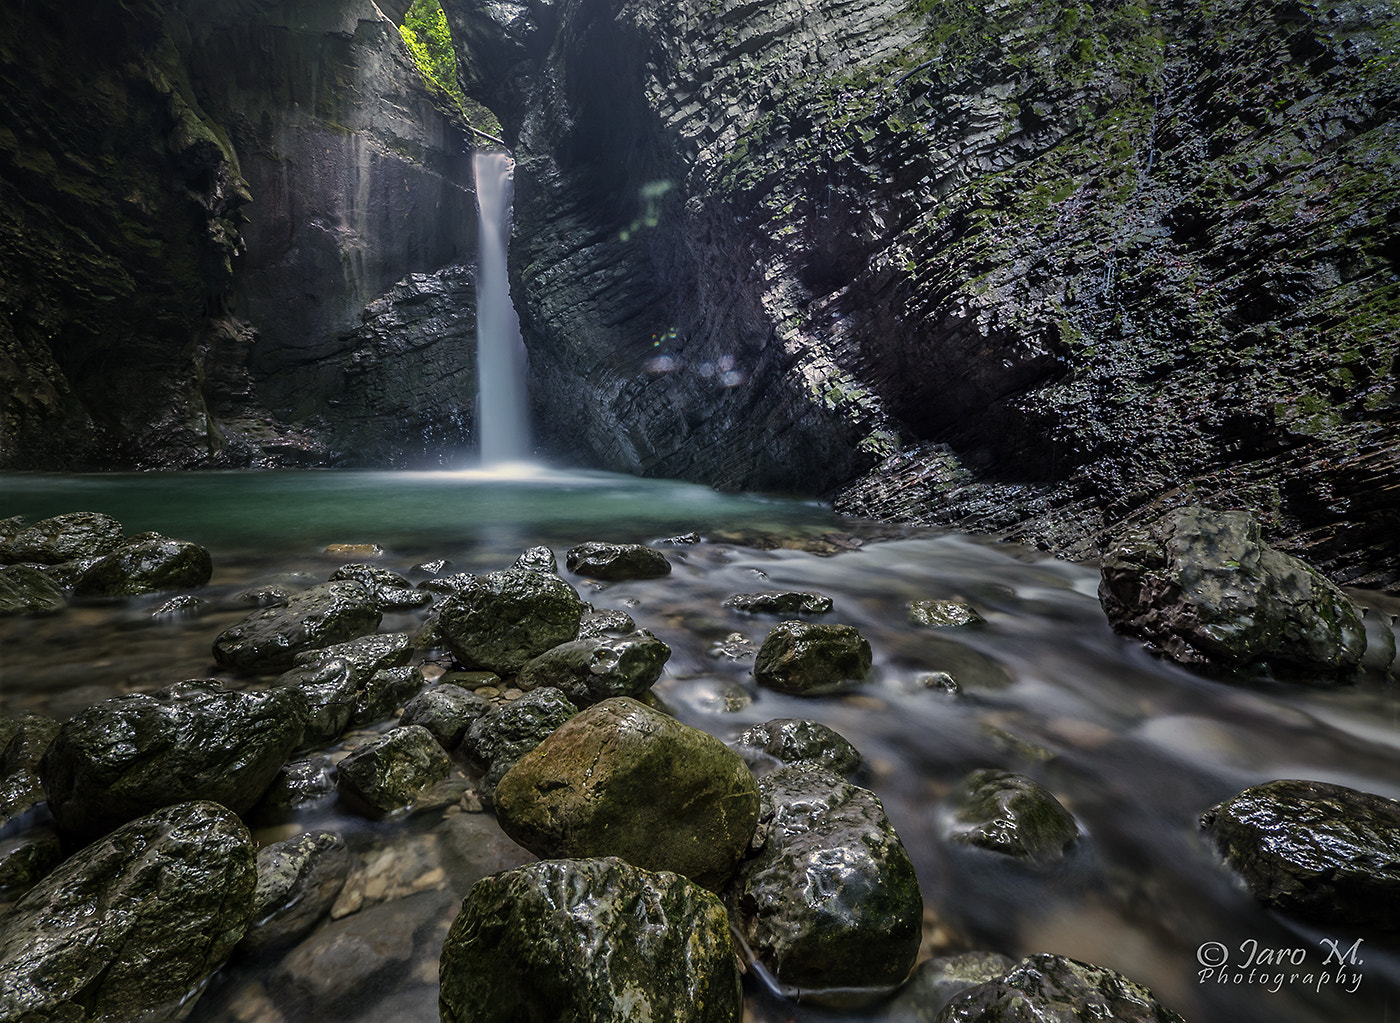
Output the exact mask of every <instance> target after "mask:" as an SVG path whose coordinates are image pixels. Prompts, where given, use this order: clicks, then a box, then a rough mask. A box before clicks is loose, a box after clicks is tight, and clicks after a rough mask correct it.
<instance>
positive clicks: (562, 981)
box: [439, 858, 743, 1023]
mask: <svg viewBox="0 0 1400 1023" xmlns="http://www.w3.org/2000/svg"><path fill="white" fill-rule="evenodd" d="M439 974H440V976H441V982H442V993H441V1000H440V1003H439V1004H440V1008H441V1017H442V1021H443V1023H517V1021H519V1020H549V1021H550V1023H642V1021H645V1020H666V1021H668V1023H738V1020H739V1019H740V1016H741V1015H742V1009H743V1000H742V992H741V989H740V984H739V972H738V966H737V960H736V958H735V950H734V941H733V937H732V936H731V934H730V932H729V922H728V919H727V917H726V915H725V911H724V907H723V906H722V905H721V904H720V902H719V900H718V899H717V898H715V896H713V895H712V894H710V893H709V892H707V891H705V890H704V889H702V888H700V887H698V886H697V885H694V884H691V883H690V882H688V881H686V880H685V879H684V878H682V877H678V876H676V875H675V874H673V873H668V872H658V873H650V872H648V871H644V870H639V869H637V868H636V867H634V866H632V865H630V864H627V863H624V862H623V861H621V860H618V859H613V858H608V859H588V860H553V861H545V862H542V863H530V864H527V865H525V866H523V867H518V868H516V869H515V870H509V871H506V872H504V873H500V874H495V875H493V876H491V877H487V878H484V879H483V880H481V881H478V882H477V883H476V884H475V885H474V886H473V887H472V890H471V892H470V893H469V894H468V895H467V898H466V900H465V901H464V902H463V903H462V911H461V913H460V914H459V915H458V916H457V919H456V920H455V921H454V922H453V924H452V928H451V930H449V931H448V934H447V940H446V941H445V942H444V943H443V947H442V960H441V965H440V970H439Z"/></svg>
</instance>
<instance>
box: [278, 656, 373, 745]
mask: <svg viewBox="0 0 1400 1023" xmlns="http://www.w3.org/2000/svg"><path fill="white" fill-rule="evenodd" d="M273 688H274V689H275V690H276V689H287V690H292V691H295V692H297V693H300V694H301V695H302V697H303V698H304V699H305V700H306V708H307V712H308V713H307V719H306V729H305V731H304V732H303V734H302V742H303V743H304V744H305V745H307V746H319V745H322V744H324V743H328V742H334V741H335V740H336V739H338V738H340V736H341V734H342V733H343V732H344V731H345V729H346V728H348V727H350V719H351V717H353V716H354V714H355V707H356V705H357V704H358V701H359V691H360V687H359V686H358V685H357V684H356V681H355V670H354V668H353V666H352V665H351V664H350V662H349V661H347V660H345V659H343V658H340V657H331V658H326V659H325V660H318V661H316V662H315V663H314V664H308V665H303V666H302V667H299V668H293V669H292V670H291V671H287V672H283V673H282V674H281V675H279V676H278V678H277V680H276V681H275V682H274V683H273Z"/></svg>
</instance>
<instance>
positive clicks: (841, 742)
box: [734, 718, 861, 775]
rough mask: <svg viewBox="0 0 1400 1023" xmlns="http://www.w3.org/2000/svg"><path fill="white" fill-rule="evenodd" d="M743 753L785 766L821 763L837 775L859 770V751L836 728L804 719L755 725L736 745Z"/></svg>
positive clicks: (784, 719)
mask: <svg viewBox="0 0 1400 1023" xmlns="http://www.w3.org/2000/svg"><path fill="white" fill-rule="evenodd" d="M734 745H735V748H736V749H737V750H738V751H739V753H740V754H748V755H752V756H761V755H765V754H766V755H767V756H769V757H774V758H776V759H777V760H778V761H779V762H780V763H783V764H804V763H810V764H818V765H820V766H821V767H825V768H826V769H827V770H830V771H834V772H835V773H836V774H841V775H852V774H855V772H856V771H858V770H860V766H861V755H860V751H859V750H857V749H856V748H855V747H854V746H852V745H851V744H850V743H849V742H847V741H846V738H845V737H844V736H843V735H841V734H840V733H839V732H837V731H836V730H835V729H832V728H828V727H827V726H826V725H823V724H821V723H820V722H817V721H808V720H806V719H804V718H775V719H774V720H772V721H765V722H764V723H763V724H761V725H754V726H753V727H752V728H750V729H749V730H748V731H746V732H744V734H743V735H741V736H739V738H738V740H736V742H735V744H734Z"/></svg>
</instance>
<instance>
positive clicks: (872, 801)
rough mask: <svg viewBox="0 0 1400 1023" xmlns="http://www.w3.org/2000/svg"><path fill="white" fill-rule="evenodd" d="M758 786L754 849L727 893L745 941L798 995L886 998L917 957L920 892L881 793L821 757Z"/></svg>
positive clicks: (782, 769)
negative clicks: (759, 796)
mask: <svg viewBox="0 0 1400 1023" xmlns="http://www.w3.org/2000/svg"><path fill="white" fill-rule="evenodd" d="M759 788H760V792H761V794H762V808H761V811H760V821H759V826H758V830H757V832H756V833H755V835H754V839H753V851H752V853H751V855H750V856H749V857H748V858H747V859H745V860H744V862H743V863H742V864H741V865H740V867H739V872H738V875H737V876H736V877H735V879H734V882H733V884H732V885H731V886H730V887H729V888H728V889H727V891H726V895H725V901H726V903H727V905H728V906H729V908H730V914H731V916H732V917H733V920H734V924H735V926H736V927H737V928H738V929H739V933H740V934H742V935H743V937H744V941H745V942H746V943H747V944H748V946H749V948H751V949H752V950H753V952H754V954H755V955H757V956H758V958H759V959H760V960H761V961H762V962H763V964H764V965H765V966H766V967H767V968H768V969H769V970H770V971H771V972H772V974H773V976H774V977H775V978H777V981H778V983H779V984H781V985H782V986H783V987H784V988H786V989H788V990H790V991H793V992H795V991H798V990H801V991H804V992H807V993H809V994H816V995H818V996H819V994H820V992H821V991H823V990H828V991H830V992H832V993H833V994H837V993H839V995H840V997H842V998H843V999H849V1000H872V1001H873V1000H876V999H878V998H881V997H883V996H885V995H887V994H889V992H890V991H891V990H893V989H894V988H895V987H897V986H898V985H899V984H901V983H903V981H904V979H905V978H906V977H907V976H908V974H909V971H910V970H911V969H912V968H913V966H914V960H915V959H916V958H917V956H918V952H919V940H920V935H921V928H922V921H923V897H922V895H921V894H920V892H919V880H918V877H917V876H916V875H915V873H914V864H913V863H912V862H911V861H910V859H909V854H908V853H907V852H906V851H905V849H904V844H903V843H902V842H901V841H900V840H899V836H898V835H897V834H896V833H895V830H894V827H893V826H892V825H891V824H890V821H889V818H888V817H887V816H886V815H885V809H884V807H883V806H882V805H881V803H880V800H879V798H878V797H877V796H876V795H875V794H874V793H873V792H871V791H869V790H868V789H863V788H859V787H857V786H855V785H852V784H851V783H850V782H848V781H846V780H845V779H844V778H842V777H840V776H839V775H836V774H833V773H832V772H831V771H829V770H827V769H825V768H823V767H820V766H818V765H815V764H800V765H792V766H785V767H780V768H778V769H777V770H775V771H773V772H772V773H771V774H768V775H765V776H764V777H763V778H762V779H761V780H760V781H759ZM862 995H863V996H864V999H862V997H861V996H862Z"/></svg>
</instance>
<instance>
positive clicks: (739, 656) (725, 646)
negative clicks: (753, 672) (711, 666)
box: [705, 632, 758, 661]
mask: <svg viewBox="0 0 1400 1023" xmlns="http://www.w3.org/2000/svg"><path fill="white" fill-rule="evenodd" d="M705 653H706V654H708V655H709V656H710V657H713V658H714V659H715V660H717V661H747V660H749V659H750V658H751V657H754V656H756V655H757V654H758V646H757V645H756V644H755V643H754V642H753V640H751V639H749V638H748V637H747V636H745V635H744V634H743V633H742V632H731V633H730V634H729V635H727V636H725V637H724V638H723V639H720V640H716V641H715V642H713V643H711V644H710V646H709V648H708V649H707V650H706V651H705Z"/></svg>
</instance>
